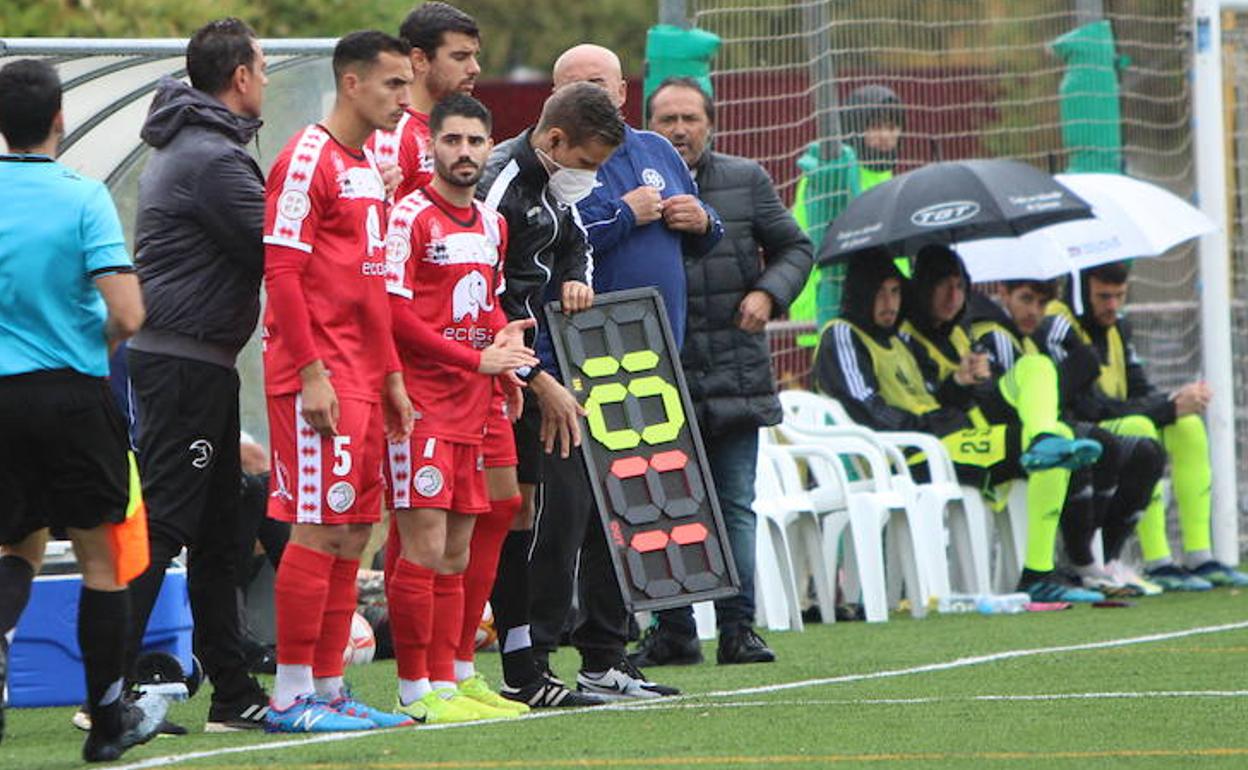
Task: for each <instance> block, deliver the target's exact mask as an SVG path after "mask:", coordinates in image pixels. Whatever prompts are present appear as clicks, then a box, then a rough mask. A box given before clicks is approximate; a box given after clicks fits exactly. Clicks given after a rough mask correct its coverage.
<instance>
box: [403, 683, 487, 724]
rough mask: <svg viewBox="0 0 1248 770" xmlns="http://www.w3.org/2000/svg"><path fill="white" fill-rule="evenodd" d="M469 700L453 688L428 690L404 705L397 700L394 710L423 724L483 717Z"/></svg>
mask: <svg viewBox="0 0 1248 770" xmlns="http://www.w3.org/2000/svg"><path fill="white" fill-rule="evenodd" d="M470 703H471V701H469V700H468V699H467V698H465V697H463V696H462V695H460V694H459V693H457V692H456V691H455V690H451V689H443V690H430V691H429V692H427V693H425V695H424V696H423V697H421V698H417V699H416V700H414V701H412V702H411V703H409V704H407V705H406V706H404V705H403V703H402V702H401V701H400V702H397V703H396V704H395V707H394V710H395V711H397V712H398V713H400V714H406V715H407V716H409V717H411V718H412V719H414V720H416V721H417V722H420V723H421V724H425V725H443V724H449V723H452V722H476V721H477V720H479V719H482V718H483V717H480V716H477V712H476V711H475V710H473V708H472V706H471V705H470Z"/></svg>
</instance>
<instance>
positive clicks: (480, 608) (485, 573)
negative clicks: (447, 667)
mask: <svg viewBox="0 0 1248 770" xmlns="http://www.w3.org/2000/svg"><path fill="white" fill-rule="evenodd" d="M522 501H523V498H522V497H520V495H516V496H515V497H510V498H507V499H504V500H491V501H490V512H489V513H487V514H485V515H483V516H478V517H477V521H476V525H475V526H474V527H473V530H472V545H471V550H470V551H469V558H468V569H467V570H466V571H465V572H464V622H463V626H462V629H461V631H460V634H459V644H458V646H457V647H456V650H455V660H462V661H471V660H472V659H473V657H474V654H475V652H476V647H477V627H478V626H479V625H480V624H481V614H482V613H483V612H484V611H485V603H486V602H487V601H489V598H490V592H491V591H493V590H494V577H495V576H496V575H497V574H498V557H499V553H500V552H501V551H502V549H503V541H504V540H506V539H507V532H508V530H510V529H511V522H512V520H513V519H514V518H515V516H516V512H517V511H519V510H520V504H521V502H522Z"/></svg>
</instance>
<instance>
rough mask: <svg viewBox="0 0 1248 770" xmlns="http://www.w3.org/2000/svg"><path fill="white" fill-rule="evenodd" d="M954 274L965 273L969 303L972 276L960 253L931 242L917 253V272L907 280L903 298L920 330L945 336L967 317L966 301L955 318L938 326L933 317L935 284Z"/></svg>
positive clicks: (915, 270)
mask: <svg viewBox="0 0 1248 770" xmlns="http://www.w3.org/2000/svg"><path fill="white" fill-rule="evenodd" d="M951 275H961V276H962V280H963V281H964V282H965V284H966V292H967V297H968V302H969V297H970V293H971V276H970V274H969V273H967V272H966V265H965V264H964V263H963V262H962V258H961V257H960V256H958V254H957V252H955V251H954V250H953V249H951V248H949V247H948V246H944V245H940V244H929V245H927V246H924V247H923V248H921V249H919V253H918V254H917V255H916V256H915V261H914V274H913V275H912V276H911V277H910V280H909V281H907V282H906V286H905V300H904V304H905V309H906V318H908V319H910V322H911V323H913V324H914V325H915V326H916V327H917V328H918V329H919V331H921V332H923V333H925V334H931V333H933V332H934V333H937V334H939V335H942V336H943V335H945V334H948V333H949V331H950V330H951V329H953V327H955V326H957V325H958V324H959V323H961V322H962V319H963V318H964V317H965V316H966V307H967V303H966V302H964V303H963V304H962V309H961V310H959V311H958V314H957V315H955V316H954V317H953V320H951V321H948V322H946V323H944V324H940V325H939V326H938V325H937V324H936V322H935V321H934V320H933V318H932V287H934V286H935V285H936V284H937V283H938V282H940V281H941V280H943V279H945V278H947V277H949V276H951Z"/></svg>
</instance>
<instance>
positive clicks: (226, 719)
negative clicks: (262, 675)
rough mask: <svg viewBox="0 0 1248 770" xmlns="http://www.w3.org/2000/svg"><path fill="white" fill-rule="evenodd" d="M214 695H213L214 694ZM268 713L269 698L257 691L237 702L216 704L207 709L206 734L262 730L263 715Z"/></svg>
mask: <svg viewBox="0 0 1248 770" xmlns="http://www.w3.org/2000/svg"><path fill="white" fill-rule="evenodd" d="M214 695H215V693H214ZM267 713H269V696H268V695H266V694H265V693H264V690H260V689H257V690H256V691H255V692H251V693H248V694H246V695H244V696H243V697H241V698H238V699H237V700H232V701H229V702H218V701H216V700H213V702H212V705H211V706H209V707H208V721H207V722H205V723H204V732H206V733H236V732H239V731H240V730H263V729H264V715H265V714H267Z"/></svg>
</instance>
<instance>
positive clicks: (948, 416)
mask: <svg viewBox="0 0 1248 770" xmlns="http://www.w3.org/2000/svg"><path fill="white" fill-rule="evenodd" d="M901 290H902V282H901V276H900V274H899V273H898V271H897V268H896V266H895V265H894V264H893V262H892V260H891V259H889V258H888V257H887V256H886V255H865V256H862V257H859V258H856V259H854V260H851V261H850V264H849V268H848V270H847V273H846V279H845V292H844V294H843V295H842V301H841V317H840V318H838V319H836V320H834V321H833V322H832V323H830V324H829V325H828V326H827V328H826V329H825V330H824V331H823V334H822V337H821V339H820V343H819V351H818V353H817V355H816V358H815V374H816V378H817V384H818V387H819V388H820V389H821V390H822V391H823V392H825V393H827V394H829V395H831V396H833V397H834V398H837V399H838V400H840V402H841V403H842V405H844V407H845V409H846V410H847V411H848V412H849V414H850V416H852V417H853V418H854V419H855V420H856V421H858V422H861V423H863V424H865V425H869V426H870V427H872V428H876V429H879V430H913V431H922V432H926V433H931V434H933V435H935V436H937V437H939V438H940V439H941V441H942V443H944V444H945V446H946V447H947V448H948V449H949V452H950V457H951V459H952V460H953V462H954V468H955V470H956V472H957V474H958V478H959V480H961V481H962V482H963V483H966V484H970V485H974V486H977V487H979V488H981V489H985V490H986V489H989V488H991V487H993V486H995V485H997V484H1000V483H1003V482H1005V481H1009V480H1010V479H1014V478H1020V477H1023V476H1024V475H1026V474H1027V473H1030V477H1031V478H1032V479H1033V480H1036V481H1038V483H1037V484H1036V487H1037V488H1044V489H1047V490H1049V491H1050V494H1049V496H1048V497H1047V498H1044V499H1041V498H1037V501H1036V504H1035V505H1029V510H1032V511H1034V512H1035V514H1034V518H1035V522H1034V524H1033V525H1032V526H1031V527H1030V528H1029V531H1028V549H1027V552H1028V561H1027V564H1026V566H1027V567H1028V571H1027V572H1026V573H1025V576H1024V580H1023V581H1022V582H1021V584H1020V588H1022V589H1024V590H1028V591H1029V592H1031V593H1032V595H1033V596H1035V597H1036V598H1038V599H1042V600H1045V601H1062V600H1073V599H1079V598H1086V599H1087V600H1092V601H1095V600H1096V599H1097V598H1103V596H1102V595H1100V594H1097V593H1096V592H1089V591H1075V590H1074V589H1072V588H1069V587H1067V586H1062V585H1060V584H1059V583H1057V582H1056V581H1055V580H1053V579H1052V570H1053V564H1052V555H1053V544H1054V541H1055V538H1056V532H1057V520H1058V516H1059V514H1060V512H1061V507H1062V501H1063V500H1064V499H1065V497H1066V489H1067V482H1068V481H1069V476H1070V470H1069V467H1082V466H1085V465H1087V464H1088V463H1090V462H1093V461H1095V459H1096V458H1097V457H1098V456H1099V455H1100V446H1099V445H1098V444H1096V442H1092V441H1082V440H1072V439H1071V438H1070V432H1069V429H1065V428H1064V426H1061V425H1060V423H1058V422H1057V420H1056V399H1053V403H1052V405H1051V406H1052V409H1051V412H1050V419H1049V421H1048V422H1047V424H1045V431H1044V432H1041V433H1037V434H1034V435H1025V434H1024V431H1023V428H1022V427H1021V426H1020V424H1019V423H1018V422H1017V421H1015V422H1012V423H1008V424H1000V423H998V424H993V423H988V422H987V421H985V420H982V419H972V417H971V414H970V412H971V410H972V409H973V408H974V406H975V402H974V393H973V387H974V386H975V385H976V384H977V383H980V382H982V381H983V380H985V379H986V378H987V377H988V374H989V373H988V371H987V366H986V363H987V362H986V361H985V360H984V359H983V357H981V356H976V355H973V354H969V353H968V354H965V355H963V356H962V357H961V358H960V359H959V361H958V364H957V366H956V367H954V368H953V369H952V371H951V372H950V374H949V376H947V377H945V378H944V379H943V380H942V381H940V382H939V383H936V382H933V381H929V380H928V379H927V378H926V377H924V375H923V364H922V363H920V359H921V358H925V357H926V356H925V355H924V354H923V352H922V350H921V349H920V350H919V354H918V356H917V357H916V354H915V352H913V351H912V350H911V348H910V347H908V346H907V345H906V343H905V341H904V340H903V339H902V338H901V336H900V335H899V334H898V323H899V319H900V314H901V310H902V291H901ZM1024 447H1026V448H1027V451H1026V452H1024V451H1023V448H1024ZM1063 466H1068V467H1063ZM1029 489H1030V485H1029ZM1029 518H1030V517H1029ZM1033 541H1034V542H1033Z"/></svg>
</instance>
